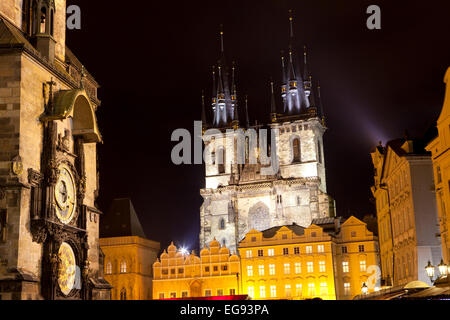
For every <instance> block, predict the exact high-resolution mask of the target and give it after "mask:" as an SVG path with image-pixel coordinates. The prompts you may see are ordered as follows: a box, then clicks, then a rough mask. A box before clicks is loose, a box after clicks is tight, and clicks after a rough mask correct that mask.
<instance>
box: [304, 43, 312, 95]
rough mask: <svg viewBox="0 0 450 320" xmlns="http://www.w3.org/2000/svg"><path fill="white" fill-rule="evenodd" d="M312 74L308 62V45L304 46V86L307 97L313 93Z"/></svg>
mask: <svg viewBox="0 0 450 320" xmlns="http://www.w3.org/2000/svg"><path fill="white" fill-rule="evenodd" d="M311 87H312V82H311V74H310V73H309V70H308V62H307V51H306V46H303V88H304V89H305V95H306V97H309V95H310V94H311Z"/></svg>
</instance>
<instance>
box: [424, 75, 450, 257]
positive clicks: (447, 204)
mask: <svg viewBox="0 0 450 320" xmlns="http://www.w3.org/2000/svg"><path fill="white" fill-rule="evenodd" d="M444 82H445V83H446V92H445V99H444V105H443V107H442V111H441V114H440V116H439V118H438V120H437V130H438V136H437V137H436V138H435V139H434V140H432V141H431V142H430V143H429V144H428V146H427V147H426V149H427V150H428V151H431V154H432V161H433V171H434V181H435V188H436V201H437V208H438V214H439V226H440V234H441V241H442V253H443V258H444V263H446V264H450V234H449V230H450V213H449V210H450V130H449V128H450V85H449V83H450V68H448V69H447V72H446V74H445V77H444Z"/></svg>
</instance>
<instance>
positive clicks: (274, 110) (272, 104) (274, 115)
mask: <svg viewBox="0 0 450 320" xmlns="http://www.w3.org/2000/svg"><path fill="white" fill-rule="evenodd" d="M270 96H271V98H270V118H271V119H272V122H276V121H277V106H276V104H275V92H274V90H273V81H272V80H270Z"/></svg>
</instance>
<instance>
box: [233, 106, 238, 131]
mask: <svg viewBox="0 0 450 320" xmlns="http://www.w3.org/2000/svg"><path fill="white" fill-rule="evenodd" d="M232 125H233V129H234V130H237V129H238V128H239V110H238V106H237V105H235V106H234V114H233V123H232Z"/></svg>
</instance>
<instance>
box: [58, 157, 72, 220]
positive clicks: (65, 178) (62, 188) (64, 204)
mask: <svg viewBox="0 0 450 320" xmlns="http://www.w3.org/2000/svg"><path fill="white" fill-rule="evenodd" d="M58 171H59V174H58V178H57V181H56V187H55V190H54V194H55V201H56V216H57V218H58V219H59V220H60V221H61V222H62V223H63V224H68V223H70V221H72V219H73V217H74V213H75V209H76V205H77V203H76V202H77V200H76V199H77V196H76V186H75V180H74V177H73V174H72V173H71V169H70V168H69V166H68V165H67V164H64V163H63V164H60V165H59V167H58Z"/></svg>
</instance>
